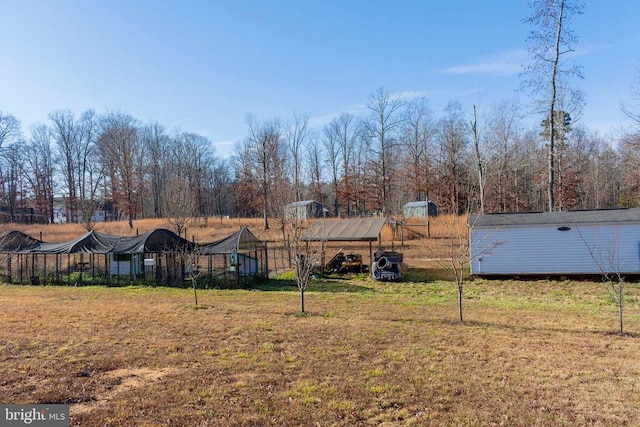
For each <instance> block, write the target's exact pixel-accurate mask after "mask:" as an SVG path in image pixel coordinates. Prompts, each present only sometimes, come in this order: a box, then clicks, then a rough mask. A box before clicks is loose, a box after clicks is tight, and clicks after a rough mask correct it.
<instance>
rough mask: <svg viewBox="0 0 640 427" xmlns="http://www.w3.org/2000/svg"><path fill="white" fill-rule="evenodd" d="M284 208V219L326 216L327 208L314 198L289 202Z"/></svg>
mask: <svg viewBox="0 0 640 427" xmlns="http://www.w3.org/2000/svg"><path fill="white" fill-rule="evenodd" d="M284 209H285V210H284V212H285V218H286V219H296V220H306V219H311V218H322V217H324V216H327V210H326V209H325V208H324V205H323V204H322V203H320V202H316V201H315V200H302V201H300V202H293V203H289V204H288V205H286V206H285V207H284Z"/></svg>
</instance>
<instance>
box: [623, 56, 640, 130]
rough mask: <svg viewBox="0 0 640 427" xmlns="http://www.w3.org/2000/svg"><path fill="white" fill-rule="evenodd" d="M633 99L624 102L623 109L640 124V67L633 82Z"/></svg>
mask: <svg viewBox="0 0 640 427" xmlns="http://www.w3.org/2000/svg"><path fill="white" fill-rule="evenodd" d="M631 95H632V99H631V100H630V101H627V102H626V103H624V104H622V111H623V112H624V113H625V114H626V115H627V116H628V117H629V118H630V119H631V120H633V121H634V122H635V123H636V124H637V125H638V126H640V68H638V71H637V73H636V75H635V77H634V79H633V81H632V82H631Z"/></svg>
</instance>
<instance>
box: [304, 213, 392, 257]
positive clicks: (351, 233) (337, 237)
mask: <svg viewBox="0 0 640 427" xmlns="http://www.w3.org/2000/svg"><path fill="white" fill-rule="evenodd" d="M386 223H387V220H386V219H385V218H349V219H324V220H320V221H317V222H315V223H313V224H312V225H311V227H309V228H308V229H307V232H306V233H305V234H304V235H303V236H302V237H301V238H300V240H303V241H307V242H321V241H324V242H369V264H368V265H369V266H371V264H372V263H373V242H376V241H377V242H378V247H379V248H380V247H381V246H382V238H381V235H380V234H381V233H382V228H383V227H384V225H385V224H386Z"/></svg>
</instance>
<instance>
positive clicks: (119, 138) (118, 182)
mask: <svg viewBox="0 0 640 427" xmlns="http://www.w3.org/2000/svg"><path fill="white" fill-rule="evenodd" d="M138 136H139V125H138V122H137V120H136V119H134V118H133V117H132V116H130V115H128V114H124V113H109V114H108V115H107V116H106V117H105V118H104V119H103V122H102V131H101V134H100V137H99V138H98V145H99V149H100V155H101V159H102V161H103V164H105V166H106V168H105V170H106V173H107V176H108V179H109V181H110V183H111V196H112V198H113V201H114V204H115V205H116V206H118V207H119V208H120V209H121V210H122V211H124V212H126V214H127V216H128V222H129V227H130V228H133V219H134V217H135V216H136V214H137V212H138V207H139V204H140V198H141V197H142V194H141V190H142V188H143V187H142V177H143V175H144V168H143V164H144V162H143V161H144V147H143V145H142V144H141V143H140V141H139V138H138Z"/></svg>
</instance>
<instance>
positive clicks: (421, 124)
mask: <svg viewBox="0 0 640 427" xmlns="http://www.w3.org/2000/svg"><path fill="white" fill-rule="evenodd" d="M406 114H407V118H406V121H405V123H404V126H403V129H402V142H403V148H404V150H403V151H404V156H403V157H404V165H406V166H405V167H404V168H403V169H404V174H403V175H404V176H405V177H406V179H405V180H404V186H403V187H405V188H407V187H408V188H407V190H405V191H407V193H408V194H407V199H409V200H412V201H418V200H428V199H429V187H430V184H431V167H432V164H431V153H430V151H431V150H432V144H433V137H434V133H435V129H434V125H433V119H432V117H431V115H432V113H431V110H430V109H429V107H428V105H427V100H426V99H425V98H420V99H417V100H414V101H411V102H410V103H408V105H407V111H406Z"/></svg>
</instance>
